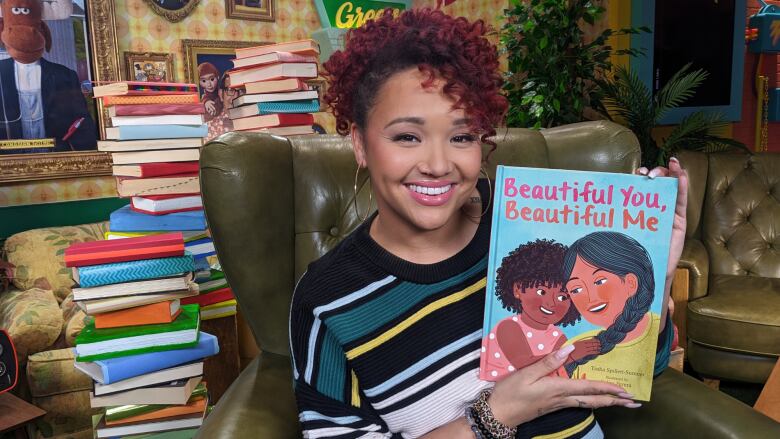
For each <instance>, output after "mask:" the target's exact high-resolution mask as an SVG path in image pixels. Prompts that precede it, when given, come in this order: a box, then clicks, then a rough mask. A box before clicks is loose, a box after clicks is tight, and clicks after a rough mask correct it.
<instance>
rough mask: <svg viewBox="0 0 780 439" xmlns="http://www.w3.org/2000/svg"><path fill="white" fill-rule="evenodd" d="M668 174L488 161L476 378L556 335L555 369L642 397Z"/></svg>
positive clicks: (657, 311) (666, 229)
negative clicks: (558, 355)
mask: <svg viewBox="0 0 780 439" xmlns="http://www.w3.org/2000/svg"><path fill="white" fill-rule="evenodd" d="M676 197H677V179H675V178H661V177H659V178H656V179H654V180H651V179H648V178H647V177H640V176H634V175H627V174H612V173H601V172H582V171H564V170H553V169H536V168H518V167H507V166H499V167H498V169H497V170H496V189H495V194H494V203H495V204H494V210H493V228H492V235H491V240H490V256H489V262H488V282H487V290H486V291H487V293H486V302H485V320H484V333H483V342H482V354H481V363H480V377H481V378H482V379H485V380H490V381H496V380H498V379H500V378H501V377H502V376H504V375H506V374H507V373H509V372H512V371H514V370H517V369H521V368H523V367H526V366H528V365H530V364H532V363H534V362H536V361H538V360H540V359H542V358H543V357H544V356H545V355H547V354H549V353H551V352H553V351H555V350H557V349H559V348H560V347H562V346H565V345H568V344H574V346H575V349H574V351H573V352H572V353H571V355H570V356H569V358H568V360H567V362H566V363H565V364H564V366H562V367H561V368H560V369H559V370H558V371H556V372H555V374H556V375H559V376H562V377H570V378H586V379H591V380H600V381H608V382H612V383H615V384H618V385H620V386H622V387H624V388H625V389H626V390H627V391H628V392H629V393H632V394H633V395H634V396H635V398H636V399H637V400H642V401H647V400H649V399H650V390H651V386H652V379H653V367H654V361H655V350H656V344H657V340H658V329H659V324H660V316H661V311H662V309H663V307H664V306H666V304H665V303H663V289H664V282H665V278H666V267H667V260H668V255H669V245H670V239H671V232H672V222H673V219H674V208H675V202H676Z"/></svg>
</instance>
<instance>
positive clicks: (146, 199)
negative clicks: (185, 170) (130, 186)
mask: <svg viewBox="0 0 780 439" xmlns="http://www.w3.org/2000/svg"><path fill="white" fill-rule="evenodd" d="M196 166H197V164H196ZM130 208H131V209H133V210H134V211H136V212H141V213H145V214H147V215H166V214H169V213H176V212H187V211H190V210H203V199H202V198H201V196H200V195H146V196H142V197H133V198H132V199H131V200H130Z"/></svg>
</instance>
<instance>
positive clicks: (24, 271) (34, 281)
mask: <svg viewBox="0 0 780 439" xmlns="http://www.w3.org/2000/svg"><path fill="white" fill-rule="evenodd" d="M107 230H108V223H107V222H103V223H96V224H85V225H80V226H66V227H53V228H46V229H33V230H27V231H25V232H21V233H17V234H15V235H12V236H11V237H10V238H8V239H7V240H6V241H5V251H6V255H7V259H8V262H10V263H11V264H12V265H13V266H14V268H13V279H12V282H13V284H14V286H16V288H19V289H20V290H28V289H30V288H41V289H44V290H51V291H53V292H54V295H55V297H57V301H58V302H61V301H62V300H63V299H65V297H66V296H67V295H68V294H69V293H70V289H71V287H72V286H73V279H72V278H71V269H70V268H67V267H65V262H64V260H63V254H64V253H65V249H66V248H68V246H69V245H71V244H73V243H74V242H85V241H96V240H101V239H104V233H105V232H106V231H107Z"/></svg>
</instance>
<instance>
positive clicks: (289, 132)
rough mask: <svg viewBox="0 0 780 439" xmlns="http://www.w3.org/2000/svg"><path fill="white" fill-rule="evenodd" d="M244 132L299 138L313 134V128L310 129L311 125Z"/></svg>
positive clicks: (254, 129) (256, 129) (255, 129)
mask: <svg viewBox="0 0 780 439" xmlns="http://www.w3.org/2000/svg"><path fill="white" fill-rule="evenodd" d="M244 131H246V132H248V133H263V134H271V135H274V136H300V135H306V134H315V131H314V128H312V126H311V125H291V126H287V127H275V128H253V129H249V130H244Z"/></svg>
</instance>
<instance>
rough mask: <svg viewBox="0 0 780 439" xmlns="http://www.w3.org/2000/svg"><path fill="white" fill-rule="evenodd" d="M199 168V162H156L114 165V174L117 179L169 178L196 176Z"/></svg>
mask: <svg viewBox="0 0 780 439" xmlns="http://www.w3.org/2000/svg"><path fill="white" fill-rule="evenodd" d="M198 171H199V167H198V162H197V161H192V162H154V163H141V164H137V165H114V166H113V168H112V172H113V174H114V175H115V176H117V177H136V178H152V177H169V176H174V175H175V176H196V175H198Z"/></svg>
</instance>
